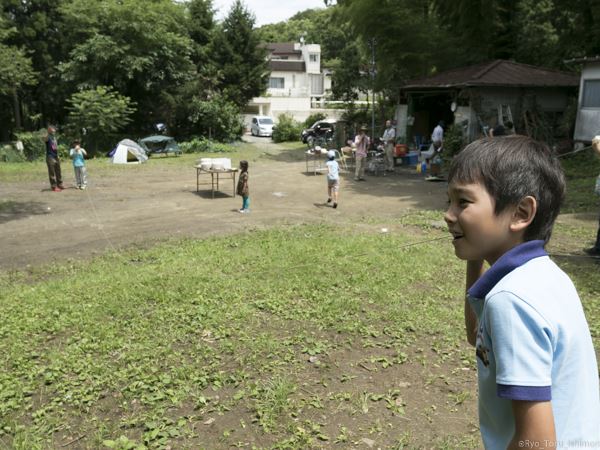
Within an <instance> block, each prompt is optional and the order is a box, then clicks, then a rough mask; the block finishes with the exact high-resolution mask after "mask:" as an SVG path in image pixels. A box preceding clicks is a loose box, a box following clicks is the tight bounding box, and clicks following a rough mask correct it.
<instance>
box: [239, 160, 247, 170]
mask: <svg viewBox="0 0 600 450" xmlns="http://www.w3.org/2000/svg"><path fill="white" fill-rule="evenodd" d="M240 169H242V172H248V161H246V160H245V159H244V160H242V161H240Z"/></svg>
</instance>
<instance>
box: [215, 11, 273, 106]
mask: <svg viewBox="0 0 600 450" xmlns="http://www.w3.org/2000/svg"><path fill="white" fill-rule="evenodd" d="M254 22H255V18H254V15H253V14H252V13H251V12H250V11H249V10H247V9H246V7H245V6H244V4H243V3H242V1H241V0H236V1H235V3H234V4H233V6H232V7H231V9H230V10H229V14H228V15H227V17H226V18H225V20H223V23H222V24H221V26H220V27H219V29H218V30H217V32H216V35H215V38H214V43H213V55H212V56H213V59H214V64H215V65H216V67H217V68H218V77H219V83H218V89H219V90H220V92H221V93H222V95H223V96H224V97H225V99H226V100H227V101H228V102H231V103H234V104H235V105H237V106H238V107H239V108H242V107H244V106H245V105H246V104H247V103H248V101H250V99H252V98H253V97H257V96H259V95H260V94H262V93H263V92H264V90H265V89H266V87H267V81H268V78H269V70H268V62H267V59H266V50H265V48H264V47H262V46H260V45H259V44H260V40H259V38H258V33H257V32H256V30H255V29H254Z"/></svg>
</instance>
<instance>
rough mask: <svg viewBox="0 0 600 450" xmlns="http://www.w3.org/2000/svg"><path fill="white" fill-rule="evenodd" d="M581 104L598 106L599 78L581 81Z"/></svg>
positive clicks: (589, 106)
mask: <svg viewBox="0 0 600 450" xmlns="http://www.w3.org/2000/svg"><path fill="white" fill-rule="evenodd" d="M581 106H582V107H584V108H600V80H585V81H584V82H583V98H582V102H581Z"/></svg>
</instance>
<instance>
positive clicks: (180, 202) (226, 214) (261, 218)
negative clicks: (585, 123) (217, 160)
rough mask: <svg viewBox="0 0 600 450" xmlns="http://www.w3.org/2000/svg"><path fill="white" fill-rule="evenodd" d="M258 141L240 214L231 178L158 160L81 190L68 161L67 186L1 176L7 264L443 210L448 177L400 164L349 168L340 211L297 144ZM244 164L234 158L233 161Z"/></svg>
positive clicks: (0, 261)
mask: <svg viewBox="0 0 600 450" xmlns="http://www.w3.org/2000/svg"><path fill="white" fill-rule="evenodd" d="M244 139H245V140H246V141H248V142H251V143H252V145H254V146H255V147H256V154H257V157H256V159H255V161H252V160H251V161H250V164H251V166H250V176H251V184H250V189H251V194H250V201H251V205H250V208H251V213H250V214H247V215H243V214H239V213H238V212H237V210H238V209H239V208H240V207H241V198H240V197H239V196H236V197H235V198H234V197H232V193H233V192H232V191H233V187H232V182H231V181H230V180H221V189H222V192H217V193H216V195H215V198H214V199H212V198H211V193H210V190H207V189H208V187H207V186H200V192H198V193H197V192H196V173H195V169H194V168H193V167H191V166H190V167H186V166H171V165H161V164H153V165H152V166H150V167H147V168H145V170H144V171H135V172H133V171H132V173H133V174H134V175H132V176H127V171H118V173H115V174H111V175H110V176H107V177H103V178H98V177H95V176H94V173H93V172H92V173H90V174H89V178H90V180H89V188H88V189H87V190H85V191H80V190H78V189H76V188H74V187H73V186H74V179H73V174H72V171H71V170H69V169H70V167H69V166H68V165H67V164H65V163H63V166H65V167H64V168H63V172H64V177H65V186H66V189H65V190H64V191H63V192H61V193H54V192H51V191H50V190H49V189H48V181H47V179H45V178H43V179H40V180H38V181H34V182H20V183H14V182H11V183H5V182H4V183H3V182H0V193H1V199H2V200H3V201H4V202H6V203H5V204H8V205H9V206H8V207H5V208H3V210H2V211H0V230H1V233H0V248H2V252H1V253H0V269H17V268H22V267H24V266H27V265H38V264H45V263H52V262H54V261H64V260H66V259H68V258H75V259H77V258H86V257H90V256H93V255H97V254H101V253H103V252H105V251H107V250H114V249H118V248H123V247H127V246H131V245H135V246H140V245H144V246H146V245H151V244H152V243H154V242H156V241H158V240H162V239H167V238H173V237H207V236H211V235H217V234H230V233H235V232H238V231H242V230H245V229H249V228H261V227H269V226H273V225H276V224H281V223H288V224H294V223H307V222H315V221H316V222H319V221H325V222H337V223H340V222H345V221H351V220H354V219H356V218H360V217H380V218H381V220H382V221H385V218H386V217H395V216H399V215H401V214H403V213H405V212H406V210H407V209H409V208H413V209H414V208H421V209H429V208H441V207H443V206H444V203H445V200H446V194H445V190H446V183H443V182H438V183H434V182H426V181H424V179H423V177H422V176H421V175H419V174H417V173H415V172H414V170H409V169H408V168H401V167H399V168H398V170H397V173H395V174H390V175H387V176H370V177H368V178H367V181H366V182H355V181H354V180H353V177H352V176H351V174H347V173H346V174H342V184H341V192H340V203H339V207H338V209H337V210H334V209H332V208H329V207H326V206H325V205H324V201H325V200H326V181H325V177H324V176H323V175H320V174H318V175H314V173H307V172H306V162H305V160H304V155H303V154H302V152H300V154H299V151H298V150H293V151H290V150H288V151H282V152H276V151H274V150H276V149H277V148H278V147H277V144H273V143H272V142H271V140H270V139H268V138H255V137H251V136H246V137H245V138H244ZM233 162H234V164H237V161H233Z"/></svg>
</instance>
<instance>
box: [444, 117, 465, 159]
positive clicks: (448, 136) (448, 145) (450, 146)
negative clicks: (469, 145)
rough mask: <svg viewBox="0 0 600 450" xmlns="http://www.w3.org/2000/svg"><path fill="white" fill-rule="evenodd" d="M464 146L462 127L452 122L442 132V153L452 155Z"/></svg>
mask: <svg viewBox="0 0 600 450" xmlns="http://www.w3.org/2000/svg"><path fill="white" fill-rule="evenodd" d="M464 146H465V142H464V137H463V129H462V126H461V125H458V124H452V125H450V126H449V127H448V129H447V130H446V132H445V133H444V153H445V154H446V155H447V156H454V155H456V154H457V153H458V152H460V151H461V150H462V149H463V147H464Z"/></svg>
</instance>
